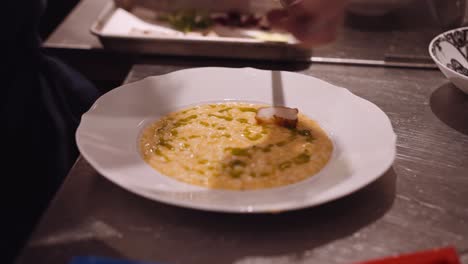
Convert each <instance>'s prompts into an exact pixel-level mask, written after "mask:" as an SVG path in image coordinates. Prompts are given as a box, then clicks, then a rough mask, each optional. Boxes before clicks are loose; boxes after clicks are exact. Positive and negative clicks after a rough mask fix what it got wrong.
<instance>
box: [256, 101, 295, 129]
mask: <svg viewBox="0 0 468 264" xmlns="http://www.w3.org/2000/svg"><path fill="white" fill-rule="evenodd" d="M298 112H299V111H298V110H297V108H289V107H284V106H273V107H262V108H259V109H258V111H257V115H256V116H255V119H256V120H257V122H258V123H260V124H276V125H278V126H282V127H287V128H295V127H296V125H297V114H298Z"/></svg>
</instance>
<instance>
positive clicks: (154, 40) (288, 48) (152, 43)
mask: <svg viewBox="0 0 468 264" xmlns="http://www.w3.org/2000/svg"><path fill="white" fill-rule="evenodd" d="M150 3H151V2H150ZM152 3H154V1H153V2H152ZM117 8H118V7H117V5H116V3H114V2H111V3H109V4H108V5H107V6H106V7H105V8H104V9H103V11H102V12H101V14H100V15H99V17H98V18H97V20H96V21H95V22H94V23H93V25H92V27H91V33H92V34H94V35H95V36H97V37H98V39H99V40H100V42H101V43H102V45H103V46H104V47H105V48H108V49H112V50H117V51H121V52H132V53H144V54H163V55H181V56H202V57H216V58H236V59H261V60H287V61H310V57H311V54H312V51H311V50H309V49H304V48H301V47H299V46H298V45H295V44H290V43H284V42H269V41H261V40H253V39H246V38H232V37H226V38H224V37H216V38H209V37H206V38H204V37H189V36H187V37H185V36H184V37H166V36H155V35H152V36H144V35H131V34H107V33H105V32H103V30H102V29H103V28H104V26H105V25H106V23H107V22H108V21H109V19H110V18H111V17H112V16H113V15H114V13H115V12H116V10H117ZM152 8H154V6H152ZM130 12H131V9H130Z"/></svg>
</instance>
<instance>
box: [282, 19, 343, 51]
mask: <svg viewBox="0 0 468 264" xmlns="http://www.w3.org/2000/svg"><path fill="white" fill-rule="evenodd" d="M342 22H343V19H342V16H340V15H339V16H336V17H335V18H333V19H332V20H330V21H328V23H327V24H326V25H324V26H322V27H320V28H313V29H311V28H310V27H309V28H307V27H304V26H298V25H297V24H294V25H291V24H289V25H288V26H287V29H288V30H289V31H290V32H291V33H292V34H293V35H294V36H295V37H296V38H297V39H298V40H299V41H300V42H301V44H300V45H301V46H304V47H315V46H319V45H324V44H327V43H330V42H333V41H334V40H335V39H336V36H337V34H338V30H339V28H341V25H342Z"/></svg>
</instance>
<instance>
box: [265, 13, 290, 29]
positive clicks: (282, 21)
mask: <svg viewBox="0 0 468 264" xmlns="http://www.w3.org/2000/svg"><path fill="white" fill-rule="evenodd" d="M267 19H268V22H269V23H270V25H271V26H272V27H273V28H278V29H286V27H287V23H288V21H287V20H288V19H289V17H288V12H287V11H286V10H284V9H274V10H271V11H270V12H268V13H267Z"/></svg>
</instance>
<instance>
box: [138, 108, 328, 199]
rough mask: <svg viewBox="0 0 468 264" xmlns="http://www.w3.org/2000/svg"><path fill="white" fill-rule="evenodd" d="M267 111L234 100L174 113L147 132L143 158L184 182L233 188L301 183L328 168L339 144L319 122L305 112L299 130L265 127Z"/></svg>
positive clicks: (242, 188) (144, 133) (152, 165)
mask: <svg viewBox="0 0 468 264" xmlns="http://www.w3.org/2000/svg"><path fill="white" fill-rule="evenodd" d="M261 107H264V105H257V104H248V103H237V102H229V103H219V104H205V105H198V106H194V107H190V108H186V109H183V110H180V111H177V112H173V113H170V114H168V115H166V116H164V117H163V118H161V119H160V120H158V121H156V122H155V123H153V124H151V125H149V126H148V127H146V128H145V129H144V130H143V132H142V135H141V137H140V140H139V144H140V151H141V154H142V157H143V159H144V160H145V161H146V162H147V163H148V164H149V165H150V166H151V167H153V168H154V169H155V170H157V171H159V172H160V173H161V174H164V175H166V176H169V177H172V178H174V179H177V180H179V181H183V182H186V183H190V184H195V185H199V186H204V187H209V188H217V189H231V190H251V189H261V188H272V187H279V186H283V185H288V184H292V183H296V182H298V181H301V180H304V179H306V178H308V177H311V176H313V175H314V174H316V173H317V172H319V171H320V170H321V169H322V168H323V167H324V166H325V165H326V164H327V162H328V161H329V159H330V157H331V154H332V152H333V144H332V142H331V140H330V139H329V137H328V136H327V134H326V133H325V132H324V131H323V130H322V129H321V128H320V126H319V125H318V124H317V123H316V122H315V121H313V120H311V119H309V118H308V117H306V116H305V115H303V114H300V113H299V115H298V123H297V126H296V127H295V128H286V127H282V126H278V125H274V124H259V123H258V122H257V121H256V119H255V115H256V113H257V110H258V109H259V108H261Z"/></svg>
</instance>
